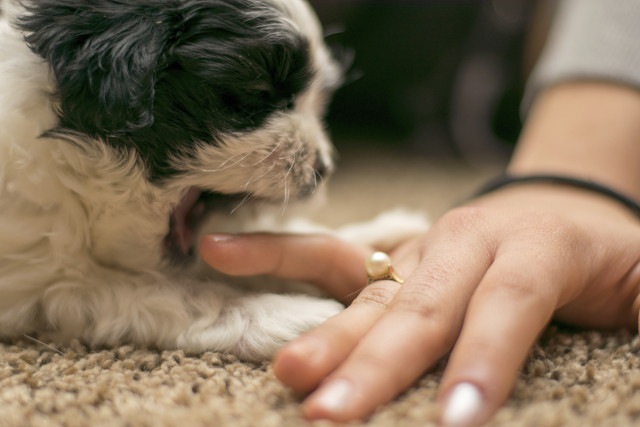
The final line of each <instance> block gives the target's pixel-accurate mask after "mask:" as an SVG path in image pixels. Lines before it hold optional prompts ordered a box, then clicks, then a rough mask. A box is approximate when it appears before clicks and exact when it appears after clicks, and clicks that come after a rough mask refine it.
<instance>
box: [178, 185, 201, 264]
mask: <svg viewBox="0 0 640 427" xmlns="http://www.w3.org/2000/svg"><path fill="white" fill-rule="evenodd" d="M200 194H201V191H200V190H198V189H197V188H190V189H189V190H188V191H187V193H186V194H185V195H184V197H183V198H182V200H181V201H180V203H179V204H178V206H177V207H176V209H175V210H174V211H173V213H172V214H171V239H172V240H173V241H174V242H175V243H176V245H177V246H178V248H179V249H180V250H181V251H182V252H183V253H184V254H185V255H188V254H189V252H190V251H191V248H192V247H193V239H194V236H193V234H194V229H193V227H192V226H191V225H192V224H193V223H194V222H196V221H197V220H198V219H199V218H200V217H201V216H202V214H203V212H204V205H203V204H201V203H197V202H198V198H199V197H200Z"/></svg>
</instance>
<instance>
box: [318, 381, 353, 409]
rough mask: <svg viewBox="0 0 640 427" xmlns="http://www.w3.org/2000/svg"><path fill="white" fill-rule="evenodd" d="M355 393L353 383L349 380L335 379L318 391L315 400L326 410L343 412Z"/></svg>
mask: <svg viewBox="0 0 640 427" xmlns="http://www.w3.org/2000/svg"><path fill="white" fill-rule="evenodd" d="M352 395H353V384H351V381H349V380H335V381H333V382H330V383H329V384H327V385H325V386H324V387H322V388H321V389H320V391H318V392H317V393H316V395H315V396H314V398H313V400H314V403H315V405H316V406H318V407H320V408H322V409H323V410H324V411H327V412H331V413H337V412H342V411H343V410H344V409H345V408H346V407H347V404H348V403H349V398H350V397H351V396H352Z"/></svg>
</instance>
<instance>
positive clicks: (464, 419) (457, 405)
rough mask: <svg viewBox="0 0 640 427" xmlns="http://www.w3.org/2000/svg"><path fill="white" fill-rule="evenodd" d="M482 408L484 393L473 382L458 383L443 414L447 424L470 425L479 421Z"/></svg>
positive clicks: (444, 421)
mask: <svg viewBox="0 0 640 427" xmlns="http://www.w3.org/2000/svg"><path fill="white" fill-rule="evenodd" d="M481 410H482V394H481V393H480V390H478V388H477V387H476V386H475V385H473V384H471V383H460V384H458V385H456V386H455V387H454V388H453V390H452V391H451V394H450V395H449V399H448V400H447V404H446V406H445V408H444V413H443V414H442V422H443V424H444V425H445V426H468V425H472V424H476V423H477V417H478V415H479V414H480V411H481Z"/></svg>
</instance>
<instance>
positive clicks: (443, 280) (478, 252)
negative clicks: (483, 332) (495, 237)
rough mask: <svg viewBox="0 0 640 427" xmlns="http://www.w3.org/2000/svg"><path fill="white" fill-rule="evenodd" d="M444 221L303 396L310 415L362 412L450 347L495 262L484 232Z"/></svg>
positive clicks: (338, 417)
mask: <svg viewBox="0 0 640 427" xmlns="http://www.w3.org/2000/svg"><path fill="white" fill-rule="evenodd" d="M465 231H468V230H464V228H462V229H460V228H459V229H457V230H456V228H455V227H453V228H452V227H445V228H444V232H442V233H435V234H434V235H432V236H431V237H432V239H431V240H429V242H428V245H427V249H426V252H425V254H424V258H423V262H422V264H421V266H420V268H418V269H416V271H415V272H414V274H412V276H411V277H409V278H408V279H407V280H406V282H405V284H404V285H403V286H402V287H401V289H400V290H399V291H398V293H397V294H396V296H395V298H394V301H393V302H392V304H391V305H390V306H389V309H388V310H387V313H386V314H385V315H384V316H383V317H382V318H381V319H380V320H379V321H378V322H376V324H375V325H374V326H373V327H372V328H371V330H370V331H369V333H368V334H367V335H366V336H365V337H364V338H363V339H362V340H361V341H360V343H359V344H358V346H357V347H356V348H355V350H354V351H353V352H352V353H351V354H350V355H349V357H348V358H347V359H346V360H345V362H344V363H342V364H341V365H340V367H339V368H338V369H336V371H334V372H333V373H332V374H331V376H330V378H328V380H327V381H326V382H325V383H324V384H322V385H321V387H320V388H319V390H317V391H316V392H315V393H313V394H312V395H311V396H310V397H309V398H308V399H307V401H306V402H305V404H304V407H303V410H304V413H305V415H306V416H307V417H308V418H311V419H317V418H329V419H332V420H335V421H347V420H352V419H358V418H363V417H365V416H367V415H369V414H370V413H371V412H373V410H375V408H376V407H377V406H379V405H381V404H383V403H385V402H387V401H389V400H391V399H392V398H393V397H395V396H396V395H397V394H399V393H400V392H401V391H403V390H404V389H406V388H407V387H408V386H410V385H411V384H412V383H413V382H414V381H415V380H416V379H417V378H418V377H419V376H420V375H422V373H424V371H425V370H426V369H427V368H429V367H430V366H431V365H432V364H433V363H435V362H436V361H437V360H438V359H439V358H440V357H441V356H442V355H444V354H445V353H446V352H447V351H449V350H450V348H451V346H452V345H453V343H454V341H455V339H456V337H457V334H458V332H459V330H460V327H461V324H462V313H463V312H464V308H465V307H466V305H467V303H468V300H469V299H470V296H471V293H472V290H473V289H474V288H475V285H476V284H477V283H478V282H479V281H480V279H481V278H482V276H483V275H484V273H485V272H486V270H487V268H488V266H489V265H490V263H491V259H492V257H491V251H490V250H489V249H488V247H487V246H486V245H485V241H484V239H483V238H482V237H481V234H482V233H466V232H465Z"/></svg>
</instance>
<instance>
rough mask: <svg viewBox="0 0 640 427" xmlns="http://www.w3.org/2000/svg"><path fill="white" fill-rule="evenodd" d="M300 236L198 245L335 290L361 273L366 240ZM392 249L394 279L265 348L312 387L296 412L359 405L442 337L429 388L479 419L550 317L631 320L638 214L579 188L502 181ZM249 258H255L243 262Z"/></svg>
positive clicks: (406, 374)
mask: <svg viewBox="0 0 640 427" xmlns="http://www.w3.org/2000/svg"><path fill="white" fill-rule="evenodd" d="M254 238H257V239H258V240H257V241H256V240H253V241H252V239H254ZM306 239H308V238H305V237H301V236H269V235H259V236H246V237H240V238H238V239H233V240H231V241H227V242H226V243H222V244H221V243H215V242H212V241H207V240H205V241H204V243H203V256H204V257H205V259H206V260H207V261H208V262H210V263H211V264H212V265H213V266H214V267H215V268H218V269H220V270H221V271H223V272H226V273H230V274H256V273H257V274H263V273H272V274H274V275H276V276H279V277H285V278H294V279H299V280H306V281H311V282H314V283H316V284H318V285H320V286H322V287H324V288H325V289H327V290H328V291H329V292H331V293H332V294H333V295H336V296H345V295H348V294H349V293H351V292H353V291H354V290H356V289H358V288H359V287H361V286H362V284H363V283H365V281H366V275H365V274H364V271H363V267H362V262H363V260H364V257H365V256H366V254H367V252H366V250H365V249H364V248H355V247H352V246H349V245H347V244H345V243H340V242H336V241H335V240H333V239H331V238H328V237H321V236H316V237H315V240H314V239H312V240H306ZM256 243H257V244H256ZM334 245H337V246H334ZM252 248H253V249H252ZM256 248H262V249H264V248H271V249H270V250H268V251H263V250H255V249H256ZM223 252H224V253H226V255H222V253H223ZM265 254H266V256H265ZM274 254H275V255H274ZM391 256H392V259H393V260H394V268H395V269H396V270H397V272H398V274H399V275H400V276H401V277H403V278H404V279H405V282H404V284H403V285H402V286H400V285H398V284H397V283H395V282H392V281H380V282H375V283H374V284H372V285H370V286H367V287H366V288H364V289H363V291H362V292H361V293H360V294H359V295H358V297H357V298H356V299H355V301H354V302H353V303H352V304H351V305H350V306H349V307H348V308H347V309H346V310H345V311H344V312H342V313H340V314H339V315H337V316H335V317H333V318H331V319H329V320H328V321H327V322H325V323H324V324H323V325H321V326H320V327H318V328H317V329H315V330H314V331H311V332H309V333H307V334H306V335H304V336H302V337H301V338H299V339H298V340H296V341H294V342H292V343H290V344H289V345H287V346H286V347H285V348H283V349H282V350H281V351H280V352H279V354H278V355H277V356H276V358H275V360H274V371H275V374H276V375H277V377H278V378H279V379H280V380H281V381H283V382H284V383H285V384H287V385H289V386H291V387H292V388H294V389H295V390H298V391H303V392H309V391H312V390H315V391H313V393H312V394H311V395H310V396H309V397H308V398H307V399H306V401H305V403H304V409H303V410H304V413H305V415H306V416H307V417H309V418H312V419H315V418H329V419H332V420H337V421H347V420H352V419H357V418H363V417H366V416H367V415H369V414H370V413H371V412H372V411H373V410H374V409H375V408H376V407H377V406H379V405H381V404H383V403H385V402H387V401H389V400H391V399H393V398H394V397H395V396H396V395H397V394H398V393H400V392H401V391H403V390H404V389H406V388H407V387H409V386H410V385H411V384H412V383H413V382H414V381H415V380H416V379H417V378H419V377H420V376H421V375H422V374H423V373H424V372H425V371H426V370H427V369H429V367H431V366H433V364H434V363H435V362H436V361H437V360H438V359H439V358H440V357H442V356H443V355H445V354H447V353H448V352H450V351H451V356H450V358H449V361H448V364H447V368H446V371H445V375H444V378H443V380H442V383H441V387H440V392H439V402H440V404H441V407H442V421H443V423H445V424H452V425H467V424H480V423H482V422H484V421H486V420H488V419H489V418H490V417H491V416H492V415H493V414H494V413H495V411H496V410H497V409H498V408H499V407H500V405H501V404H502V403H503V402H504V400H505V399H506V398H507V397H508V394H509V392H510V390H511V388H512V385H513V383H514V381H515V378H516V375H517V372H518V370H519V367H520V366H521V364H522V363H523V361H524V359H525V358H526V355H527V353H528V351H529V349H530V347H531V345H532V344H533V343H534V342H535V340H536V339H537V337H538V336H539V334H540V332H541V331H542V330H543V329H544V327H545V325H546V324H547V323H548V322H549V321H550V319H551V318H552V317H555V318H556V319H558V320H561V321H563V322H568V323H572V324H575V325H580V326H585V327H595V328H617V327H629V328H636V327H637V322H638V308H639V305H640V302H639V301H638V294H639V292H640V291H639V289H640V275H639V274H640V269H638V259H639V257H640V227H638V224H637V218H635V217H634V216H632V215H631V214H630V213H629V212H627V211H626V210H625V209H624V208H623V207H621V206H618V205H617V204H616V203H615V202H612V201H610V200H608V199H606V198H603V197H601V196H598V195H594V194H591V193H588V192H585V191H583V190H578V189H573V188H568V187H562V186H557V187H551V186H546V185H521V186H516V187H513V188H505V189H503V190H501V191H498V192H496V193H494V194H490V195H488V196H485V197H483V198H481V199H478V200H476V201H473V202H471V203H469V204H468V205H467V206H464V207H461V208H457V209H454V210H452V211H451V212H449V213H447V214H446V215H444V216H443V217H442V219H441V220H439V221H438V222H437V223H436V224H435V225H434V226H433V227H432V229H431V230H430V231H429V232H428V233H427V234H426V235H425V236H420V237H419V238H416V239H413V240H411V241H408V242H406V243H405V244H403V245H401V246H400V247H399V248H397V249H396V250H395V251H393V252H392V253H391ZM242 257H245V258H244V259H245V261H244V262H242V263H240V262H238V261H237V260H239V259H242ZM247 259H249V260H251V262H246V260H247ZM254 261H255V262H257V263H258V265H259V268H253V271H248V269H251V267H244V266H246V265H248V264H254ZM254 265H255V264H254Z"/></svg>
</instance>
